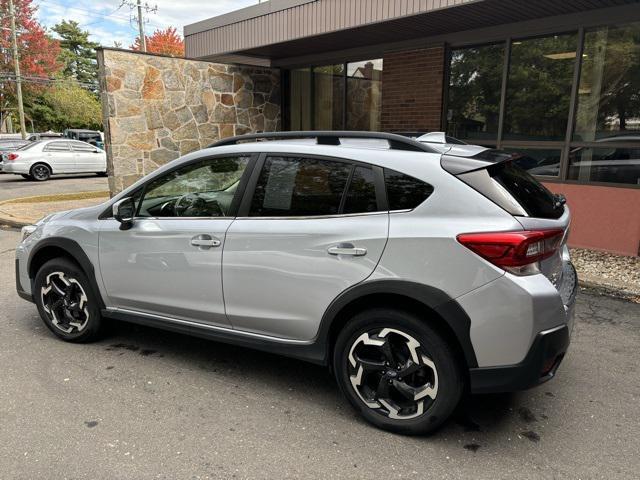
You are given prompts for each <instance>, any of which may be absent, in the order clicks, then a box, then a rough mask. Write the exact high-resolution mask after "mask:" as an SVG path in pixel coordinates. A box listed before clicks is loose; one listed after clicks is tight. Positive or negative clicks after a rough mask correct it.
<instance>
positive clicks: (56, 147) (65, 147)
mask: <svg viewBox="0 0 640 480" xmlns="http://www.w3.org/2000/svg"><path fill="white" fill-rule="evenodd" d="M70 150H71V149H70V148H69V142H50V143H48V144H47V145H45V147H44V151H45V152H68V151H70Z"/></svg>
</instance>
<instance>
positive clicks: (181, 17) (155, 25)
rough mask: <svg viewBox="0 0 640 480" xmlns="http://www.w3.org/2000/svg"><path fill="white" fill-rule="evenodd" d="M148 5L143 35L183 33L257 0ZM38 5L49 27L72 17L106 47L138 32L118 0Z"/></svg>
mask: <svg viewBox="0 0 640 480" xmlns="http://www.w3.org/2000/svg"><path fill="white" fill-rule="evenodd" d="M145 1H146V2H147V3H148V4H149V6H151V7H154V6H156V5H157V7H158V9H157V11H156V12H155V13H149V14H146V18H147V22H146V23H145V31H146V34H147V35H149V34H151V33H152V32H153V31H154V30H156V29H159V28H166V27H170V26H172V27H176V29H177V30H178V33H179V34H180V35H182V28H183V27H184V26H185V25H188V24H190V23H195V22H198V21H200V20H204V19H207V18H210V17H214V16H216V15H221V14H223V13H227V12H230V11H233V10H237V9H240V8H243V7H246V6H249V5H253V4H256V3H258V2H257V0H215V1H202V0H155V1H154V0H145ZM34 4H35V5H37V6H38V11H37V17H38V21H39V22H40V23H41V24H43V25H44V26H46V27H48V28H49V29H50V28H51V27H53V26H54V25H55V24H56V23H59V22H60V21H61V20H63V19H64V20H75V21H76V22H78V23H79V24H80V27H81V28H82V29H84V30H88V31H89V32H90V34H91V39H92V40H93V41H95V42H98V43H100V44H101V45H105V46H113V45H114V42H120V43H121V44H122V46H123V47H125V48H128V47H129V45H131V44H132V43H133V41H134V39H135V38H136V36H137V35H138V30H137V23H136V22H135V21H134V20H133V18H132V17H133V15H134V14H136V13H137V12H136V11H135V9H134V10H130V8H129V7H128V6H127V5H124V6H122V7H121V8H118V7H119V5H120V4H121V0H103V1H92V0H41V1H37V0H36V1H34Z"/></svg>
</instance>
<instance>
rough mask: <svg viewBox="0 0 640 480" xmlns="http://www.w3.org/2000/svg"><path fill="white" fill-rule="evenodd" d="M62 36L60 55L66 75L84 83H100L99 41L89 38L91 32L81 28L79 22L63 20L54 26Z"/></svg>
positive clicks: (55, 30) (54, 29)
mask: <svg viewBox="0 0 640 480" xmlns="http://www.w3.org/2000/svg"><path fill="white" fill-rule="evenodd" d="M53 31H54V32H56V33H57V34H58V35H59V36H60V48H61V51H60V57H59V60H60V61H61V62H62V63H63V64H64V70H63V73H64V76H65V77H71V78H75V79H76V80H77V81H78V82H80V83H83V84H91V85H96V87H97V83H98V64H97V57H96V48H98V47H99V44H98V43H95V42H92V41H90V40H89V32H88V31H86V30H82V29H80V27H79V25H78V22H75V21H73V20H70V21H67V20H62V22H60V23H58V24H57V25H55V26H54V27H53Z"/></svg>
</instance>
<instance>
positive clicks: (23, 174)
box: [20, 173, 33, 180]
mask: <svg viewBox="0 0 640 480" xmlns="http://www.w3.org/2000/svg"><path fill="white" fill-rule="evenodd" d="M20 176H21V177H22V178H24V179H25V180H33V177H32V176H31V175H29V174H27V173H21V174H20Z"/></svg>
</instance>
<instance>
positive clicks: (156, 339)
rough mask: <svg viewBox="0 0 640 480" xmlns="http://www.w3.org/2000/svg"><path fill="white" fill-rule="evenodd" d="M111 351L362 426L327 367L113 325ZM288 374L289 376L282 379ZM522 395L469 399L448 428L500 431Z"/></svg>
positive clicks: (108, 345)
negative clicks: (251, 388) (299, 398)
mask: <svg viewBox="0 0 640 480" xmlns="http://www.w3.org/2000/svg"><path fill="white" fill-rule="evenodd" d="M100 344H101V345H103V346H104V347H105V349H107V350H111V351H113V350H124V351H127V350H128V351H130V352H134V353H137V354H139V355H141V356H145V357H153V356H162V358H163V359H164V360H166V359H167V358H170V361H171V362H173V364H174V365H175V367H176V368H178V369H186V370H197V369H199V370H203V371H206V372H212V373H215V374H216V375H223V376H225V378H226V380H228V381H229V382H231V383H241V382H247V381H249V382H251V383H254V384H255V383H259V384H260V387H261V389H265V390H268V389H274V390H275V389H281V390H284V391H289V392H296V391H297V392H300V393H301V394H302V395H306V394H308V393H312V395H309V396H308V399H306V400H305V401H309V402H314V403H315V404H316V405H324V406H326V407H328V408H330V409H331V410H332V411H335V410H342V411H343V412H344V413H346V414H347V416H348V417H350V418H353V421H356V422H359V423H360V422H363V421H362V420H361V419H360V417H359V415H357V414H356V413H355V411H352V409H350V408H349V405H348V402H347V400H346V399H345V398H343V397H342V395H341V393H340V392H339V389H338V387H337V385H336V383H335V380H334V378H333V376H332V374H331V372H330V371H329V369H328V368H325V367H322V366H318V365H314V364H311V363H308V362H304V361H301V360H296V359H291V358H287V357H282V356H278V355H275V354H270V353H266V352H261V351H258V350H253V349H249V348H244V347H238V346H234V345H228V344H224V343H219V342H215V341H212V340H206V339H200V338H196V337H190V336H187V335H182V334H179V333H174V332H168V331H165V330H160V329H155V328H151V327H145V326H141V325H135V324H130V323H126V322H113V324H112V325H111V326H110V328H109V335H108V337H107V338H106V339H105V340H103V341H102V342H100ZM283 372H286V375H285V374H283ZM516 396H517V394H492V395H468V396H466V397H464V398H463V400H462V402H461V403H460V405H459V406H458V408H457V409H456V411H455V413H454V414H453V415H452V417H451V419H450V420H449V421H447V422H446V423H445V425H444V426H443V428H442V429H443V430H446V431H451V433H454V432H455V431H456V430H457V431H458V432H459V431H460V429H462V430H463V431H464V432H480V431H491V430H494V429H496V430H498V429H500V428H501V425H502V424H503V423H506V422H508V421H509V420H510V418H512V414H513V412H514V410H515V406H514V405H515V403H516Z"/></svg>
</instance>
